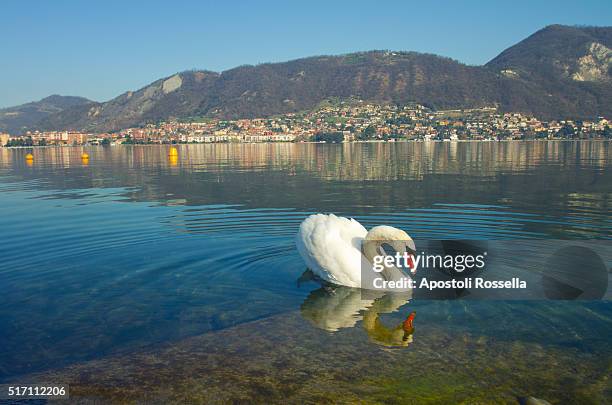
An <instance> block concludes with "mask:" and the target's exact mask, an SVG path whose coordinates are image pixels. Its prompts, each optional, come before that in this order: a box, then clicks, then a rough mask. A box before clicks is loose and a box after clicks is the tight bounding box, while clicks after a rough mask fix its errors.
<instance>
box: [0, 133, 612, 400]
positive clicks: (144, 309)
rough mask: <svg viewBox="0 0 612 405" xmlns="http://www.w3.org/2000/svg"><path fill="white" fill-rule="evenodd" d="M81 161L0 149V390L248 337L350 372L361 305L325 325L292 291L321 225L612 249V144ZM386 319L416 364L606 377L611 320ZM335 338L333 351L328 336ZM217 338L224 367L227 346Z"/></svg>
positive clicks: (608, 313)
mask: <svg viewBox="0 0 612 405" xmlns="http://www.w3.org/2000/svg"><path fill="white" fill-rule="evenodd" d="M85 149H86V150H87V152H88V153H89V155H90V159H89V161H87V162H83V161H82V160H81V159H80V155H81V153H82V151H83V149H82V148H44V149H35V150H34V152H33V153H34V161H33V163H32V164H31V165H29V164H27V163H26V161H25V160H24V156H25V153H27V152H28V151H26V150H14V149H13V150H8V149H5V148H3V149H0V212H1V213H2V215H0V230H1V231H0V233H1V235H2V242H1V243H0V253H1V257H2V258H3V262H2V266H1V267H0V285H1V286H3V288H2V289H3V293H2V294H1V295H0V347H2V351H1V352H0V380H7V381H8V380H11V379H15V378H16V376H19V375H24V374H29V373H33V372H55V370H61V369H62V368H63V367H64V366H68V365H70V364H74V363H77V362H78V363H82V362H86V361H88V360H93V359H99V361H104V359H107V358H113V356H115V355H117V354H121V355H122V356H131V355H133V353H138V352H140V351H142V350H158V349H157V348H161V347H165V345H167V344H171V345H175V344H176V345H177V347H182V346H181V345H182V343H181V342H184V341H185V339H187V338H190V337H195V336H208V334H209V333H212V335H211V336H216V335H215V333H217V332H215V331H218V332H219V333H221V332H222V331H232V330H236V328H237V329H238V330H240V328H241V325H250V326H249V327H248V328H250V329H252V330H254V331H260V330H261V331H262V332H261V333H262V334H264V335H265V333H272V332H274V333H276V335H279V336H281V335H282V336H285V337H286V339H285V343H284V345H285V346H287V345H289V344H288V343H287V342H291V344H293V346H292V347H293V348H294V349H297V350H298V351H304V352H305V353H306V354H305V355H308V356H315V355H314V353H313V350H315V347H321V348H322V349H321V350H322V351H323V352H325V350H328V351H329V350H331V349H329V347H334V344H338V343H337V342H336V343H334V342H335V340H334V339H341V340H342V339H345V340H346V339H358V340H359V344H356V345H355V346H356V348H355V349H354V351H353V352H351V350H350V349H344V350H345V351H346V353H345V355H346V356H349V355H350V354H351V353H352V354H353V355H354V356H360V355H361V354H360V352H359V350H361V351H363V350H366V351H371V350H375V349H374V348H375V347H379V346H380V342H377V341H376V338H372V336H374V335H376V336H379V335H380V334H378V335H377V333H379V332H380V331H379V330H374V329H368V328H366V327H365V326H364V325H366V324H367V319H368V315H367V313H368V311H365V315H364V309H363V308H360V307H359V305H360V304H359V303H357V304H355V305H357V306H356V307H354V308H352V307H350V305H352V304H351V303H352V302H353V301H351V298H350V296H348V295H347V298H346V300H345V301H342V304H343V305H345V306H347V305H348V307H349V309H351V308H352V310H351V311H349V315H351V313H352V312H355V310H358V309H361V315H360V316H358V317H354V316H353V318H354V319H352V320H351V319H350V317H349V320H348V321H347V319H329V314H327V315H326V314H325V311H324V312H323V313H321V312H320V310H321V307H323V310H325V309H326V308H328V307H327V306H326V305H328V304H327V303H326V302H322V301H317V300H316V299H315V302H314V304H313V301H312V300H313V294H314V297H315V298H316V296H317V293H316V292H313V291H315V290H317V289H318V288H319V286H318V285H316V284H313V283H305V284H301V285H299V286H298V283H297V279H298V278H299V277H300V275H301V274H302V272H303V271H304V264H303V263H302V261H301V259H300V258H299V256H298V254H297V252H296V251H295V249H294V244H293V236H294V235H295V233H296V231H297V228H298V226H299V223H300V221H301V220H302V219H303V218H304V217H305V216H306V215H308V214H309V213H313V212H334V213H336V214H339V215H346V216H351V217H354V218H356V219H358V220H359V221H360V222H362V223H363V224H364V225H365V226H366V227H370V226H373V225H378V224H383V223H384V224H388V225H393V226H396V227H399V228H402V229H405V230H406V231H407V232H408V233H410V234H411V235H412V236H413V237H415V238H417V239H428V238H429V239H435V238H447V239H448V238H461V239H517V238H556V239H610V238H611V236H612V217H611V216H610V214H609V212H610V200H611V197H610V196H611V195H612V194H611V193H612V173H611V171H610V169H611V168H612V147H611V146H610V143H607V142H501V143H497V142H482V143H475V142H474V143H410V144H350V145H312V144H303V145H300V144H297V145H294V144H269V145H232V144H218V145H189V146H179V159H177V160H174V161H173V160H169V159H168V157H167V148H166V147H159V146H134V147H130V146H117V147H109V148H102V147H96V148H85ZM337 296H341V294H338V295H337ZM309 300H310V301H309ZM377 302H379V304H377V305H383V306H384V305H387V306H388V308H387V309H398V310H399V312H396V313H395V314H386V313H385V311H383V312H381V319H384V320H385V323H386V324H389V325H390V324H393V322H396V321H397V322H399V321H401V318H402V317H403V316H405V314H404V312H406V311H408V310H412V309H414V308H417V312H418V313H419V315H418V318H417V320H418V323H417V325H420V327H421V331H422V332H420V333H419V332H418V329H417V333H416V334H415V336H414V339H415V343H414V344H415V345H417V344H418V342H419V339H421V340H420V341H421V342H423V341H427V340H428V339H430V340H431V341H435V340H436V339H442V337H441V336H445V335H444V334H449V335H448V336H453V334H457V333H463V334H470V335H477V336H479V338H480V337H483V336H484V337H485V338H488V339H496V341H498V342H501V341H506V342H512V343H513V344H514V343H526V344H527V343H528V344H537V345H542V346H543V347H546V348H550V350H553V351H554V350H557V349H558V350H560V351H561V352H563V350H564V348H571V349H572V350H574V351H573V352H572V355H571V356H570V358H572V359H574V360H576V359H578V358H580V357H579V356H582V355H584V356H592V355H593V353H598V355H599V358H598V359H592V358H590V357H589V361H590V362H592V369H593V370H595V369H598V368H597V367H598V366H602V364H603V366H602V367H604V368H605V367H606V366H605V364H609V361H610V355H611V351H610V346H609V343H608V341H609V336H610V332H612V320H611V319H612V306H611V305H610V304H609V303H607V302H593V303H550V302H547V303H544V302H542V303H529V304H522V303H507V304H500V303H488V302H477V303H463V302H462V303H461V304H460V305H452V304H449V303H448V302H425V301H422V302H419V301H413V302H410V303H408V304H406V303H405V302H399V303H385V302H382V304H380V301H377ZM334 305H335V304H334ZM313 308H314V309H313ZM330 308H331V307H330ZM370 313H371V312H370ZM326 316H327V317H328V318H325V317H326ZM364 316H365V320H364ZM517 317H518V318H520V324H518V326H517V324H516V321H515V318H517ZM322 318H323V319H322ZM274 319H281V320H283V321H280V322H272V321H266V320H274ZM300 319H301V320H302V322H299V321H298V320H300ZM499 319H509V321H508V322H510V323H512V324H513V325H514V327H511V328H508V327H507V326H506V325H505V324H503V322H502V323H500V321H499ZM266 322H267V323H266ZM343 322H344V323H343ZM347 322H348V323H347ZM332 324H333V325H336V326H338V324H340V325H341V326H342V327H340V328H339V332H337V333H331V332H329V331H327V332H325V331H324V330H325V329H326V328H327V329H328V330H329V329H330V328H329V325H332ZM349 324H352V326H356V328H348V327H347V325H349ZM258 325H265V327H264V326H258ZM271 325H275V326H271ZM287 325H293V326H287ZM296 325H297V326H296ZM362 326H364V327H362ZM270 327H272V328H273V329H274V328H276V330H273V331H272V332H270V331H269V328H270ZM428 328H430V329H428ZM331 329H334V328H331ZM350 330H354V331H357V330H360V331H361V332H351V331H350ZM427 331H431V336H429V335H428V334H427V333H428V332H427ZM313 333H314V334H315V335H312V334H313ZM359 333H361V334H359ZM255 334H257V333H255ZM294 335H295V336H294ZM287 336H288V337H287ZM292 336H293V337H294V338H295V340H293V338H291V337H292ZM303 336H311V339H314V341H316V342H317V344H316V345H315V346H312V345H308V344H307V343H306V342H305V341H304V340H303ZM434 336H435V338H436V339H434ZM448 336H447V337H448ZM462 336H463V335H462ZM379 337H380V336H379ZM449 338H450V337H449ZM204 339H209V338H204ZM210 339H212V342H207V343H206V344H207V345H208V348H209V350H212V351H215V352H216V351H219V350H221V351H223V350H229V349H227V347H232V344H233V343H232V341H231V339H230V338H227V337H226V338H225V339H226V340H225V341H223V340H220V341H218V340H215V338H214V337H213V338H210ZM228 339H229V340H228ZM262 339H263V338H262ZM267 339H268V340H269V339H270V338H269V337H267ZM389 339H391V338H389ZM255 341H256V340H255ZM277 343H278V344H279V345H281V346H282V345H283V343H282V342H277ZM226 344H227V347H225V345H226ZM326 347H327V348H328V349H325V348H326ZM410 349H412V348H407V349H406V351H409V350H410ZM427 349H428V350H430V351H431V350H433V349H432V348H431V347H428V348H427ZM159 350H161V349H159ZM185 350H186V353H189V351H190V349H185ZM250 350H251V352H252V353H251V355H252V356H255V358H257V356H258V355H262V354H263V353H265V351H266V350H270V349H269V348H266V346H265V345H259V346H258V345H256V344H255V343H254V344H253V347H252V348H251V349H250ZM279 350H280V349H279ZM457 350H459V348H457ZM417 352H418V351H417V350H413V352H412V353H413V354H412V355H414V353H417ZM200 354H201V353H200ZM406 355H407V356H409V355H410V354H406ZM225 356H226V357H228V358H231V357H232V354H231V353H226V354H225ZM453 356H454V357H453V358H454V359H455V360H453V361H456V362H457V361H461V359H460V358H459V357H460V356H459V354H454V355H453ZM458 356H459V357H458ZM490 356H491V354H489V357H490ZM550 356H552V357H551V358H552V360H550V359H549V361H558V358H556V357H554V356H553V355H552V354H551V355H550ZM315 357H316V356H315ZM366 357H367V356H366ZM489 357H487V356H485V357H483V361H484V362H486V359H487V358H489ZM253 361H255V362H256V361H257V360H253ZM509 361H510V360H509ZM585 361H586V360H585ZM606 362H607V363H606ZM375 363H376V361H375V360H372V365H374V364H375ZM102 364H104V363H102ZM341 365H343V366H346V364H344V363H339V364H338V366H341ZM270 367H271V368H274V366H273V365H272V366H270ZM279 367H280V366H279ZM398 367H399V366H398ZM498 367H502V364H501V363H500V365H499V366H498ZM111 368H112V369H117V368H118V367H117V365H115V364H113V366H112V367H111ZM221 368H222V367H221ZM296 368H298V369H299V367H297V366H296ZM208 372H211V373H212V370H208ZM389 372H393V373H395V372H397V369H394V370H393V371H389ZM149 377H150V376H149ZM130 378H133V376H131V377H130ZM279 378H280V377H279ZM364 384H365V382H364ZM389 389H394V390H397V389H399V388H398V387H396V386H393V387H390V388H389ZM551 389H552V388H551ZM399 391H401V392H403V391H402V389H399ZM572 398H573V397H572ZM379 399H380V398H379Z"/></svg>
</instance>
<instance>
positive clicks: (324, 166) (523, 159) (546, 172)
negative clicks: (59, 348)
mask: <svg viewBox="0 0 612 405" xmlns="http://www.w3.org/2000/svg"><path fill="white" fill-rule="evenodd" d="M88 152H89V154H90V156H91V158H90V161H89V163H88V165H83V163H82V161H81V159H80V154H81V148H45V149H36V150H35V151H34V155H35V160H34V164H33V166H32V167H27V166H26V164H25V161H24V159H23V155H24V154H25V150H9V149H4V148H3V149H0V171H1V172H5V173H7V174H8V175H10V176H14V178H16V179H17V180H18V181H19V180H21V179H25V180H32V181H35V182H34V183H31V187H35V188H36V189H37V190H40V189H48V190H57V189H60V190H72V192H73V193H74V197H75V198H78V197H79V193H78V192H77V191H74V190H83V189H90V188H124V189H127V190H126V191H125V192H124V193H123V194H124V196H123V197H124V199H127V200H129V201H153V202H156V203H161V204H171V205H177V204H178V205H188V206H203V205H206V206H209V207H207V208H206V212H203V211H201V210H202V208H200V207H197V208H193V210H194V211H186V212H185V215H184V216H183V217H182V218H175V219H174V220H173V221H174V222H178V223H181V222H182V223H183V225H181V226H182V227H184V228H185V229H187V230H188V231H194V232H198V231H202V230H204V229H210V228H207V226H209V225H210V226H212V225H211V224H214V222H211V221H209V217H208V213H209V210H210V209H211V207H210V206H216V205H223V206H224V207H227V206H228V205H229V206H231V205H235V207H233V208H232V210H236V211H238V212H239V213H240V212H245V210H249V209H251V210H257V209H268V208H274V209H286V208H289V209H290V211H289V212H279V218H282V217H283V216H284V215H285V214H286V215H287V220H288V221H289V222H290V223H291V224H292V225H294V224H295V222H297V221H299V218H300V217H302V216H303V214H302V212H313V211H319V212H335V213H338V214H345V215H348V216H357V215H359V214H366V213H372V212H379V213H380V212H395V213H396V214H399V215H403V214H402V213H403V212H405V215H406V218H405V224H403V223H401V222H402V221H400V223H399V224H398V223H397V221H398V216H397V215H394V217H393V219H392V220H393V221H396V224H397V225H404V227H405V228H406V226H405V225H407V230H409V231H411V230H413V229H414V227H415V224H416V228H423V230H427V229H434V228H436V227H435V226H429V225H432V224H431V222H429V221H437V219H439V218H441V215H443V216H445V218H444V220H445V221H446V222H448V221H449V220H452V221H454V222H455V223H457V224H458V225H461V224H462V223H467V222H470V223H472V224H473V223H474V222H480V223H481V224H486V225H487V226H493V227H495V226H502V227H504V231H503V232H502V233H503V235H502V236H505V237H508V236H511V235H512V234H513V233H515V232H523V233H525V234H527V235H529V236H540V235H542V234H548V235H551V234H552V235H554V236H559V235H564V236H567V235H568V232H569V233H571V235H572V236H576V237H593V236H595V237H597V235H598V234H599V235H601V234H602V233H603V234H608V233H609V229H608V230H607V231H606V230H605V229H604V228H606V227H605V226H604V225H605V221H606V220H607V211H608V207H609V198H610V197H609V196H610V193H611V192H612V172H611V171H610V170H606V169H607V168H609V167H610V165H611V163H612V148H610V144H609V143H608V142H599V141H592V142H586V141H584V142H554V141H553V142H444V143H441V142H422V143H401V144H383V143H376V144H343V145H314V144H259V145H257V144H255V145H253V144H215V145H188V146H186V145H184V146H180V147H179V158H178V161H170V160H169V159H168V157H167V147H166V146H161V147H159V146H135V147H130V146H117V147H108V148H102V147H97V148H90V149H88ZM5 187H10V186H8V185H7V186H5ZM64 193H66V192H65V191H64ZM457 202H469V203H470V205H469V206H465V205H460V206H455V205H454V204H456V203H457ZM444 204H453V205H452V206H450V205H449V206H445V205H444ZM436 205H437V207H436ZM414 208H427V209H428V210H421V211H412V212H411V211H408V212H406V211H405V210H406V209H414ZM507 208H509V209H507ZM543 208H545V209H543ZM295 210H297V211H300V212H298V213H296V212H295ZM515 212H517V214H516V215H515V214H514V213H515ZM518 213H520V214H518ZM237 215H240V214H237ZM245 215H246V218H241V221H242V222H243V223H244V220H248V219H249V218H255V219H254V220H255V221H256V220H257V217H258V215H257V213H254V212H251V213H245ZM529 215H534V217H531V218H530V217H529ZM294 216H295V218H294ZM578 217H580V218H578ZM493 218H494V219H496V221H488V220H489V219H493ZM585 218H588V220H586V221H585ZM377 220H378V221H379V222H378V223H383V222H384V221H386V220H387V221H388V219H387V218H384V217H382V218H379V219H377ZM365 221H366V224H368V222H367V220H365ZM378 223H377V224H378ZM428 224H429V225H428ZM449 231H451V232H452V230H449V229H446V230H444V232H445V233H448V232H449ZM430 236H433V235H430ZM471 236H472V237H474V236H478V235H471Z"/></svg>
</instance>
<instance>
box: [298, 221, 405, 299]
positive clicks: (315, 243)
mask: <svg viewBox="0 0 612 405" xmlns="http://www.w3.org/2000/svg"><path fill="white" fill-rule="evenodd" d="M383 245H389V246H391V247H392V248H393V249H394V250H395V251H397V252H398V253H400V254H403V253H404V252H409V253H414V252H415V250H416V248H415V245H414V241H413V240H412V238H411V237H410V236H409V235H408V234H407V233H406V232H404V231H402V230H401V229H397V228H393V227H391V226H386V225H380V226H375V227H374V228H372V229H370V231H369V232H368V231H367V230H366V228H364V227H363V226H362V225H361V224H360V223H359V222H357V221H356V220H355V219H353V218H351V219H349V218H344V217H338V216H336V215H334V214H329V215H325V214H314V215H310V216H309V217H308V218H306V219H305V220H304V221H302V223H301V224H300V229H299V231H298V234H297V237H296V246H297V249H298V252H299V253H300V256H302V258H303V259H304V261H305V262H306V265H307V266H308V268H309V269H310V270H311V271H312V272H313V273H314V275H315V276H317V277H318V278H319V279H321V280H322V281H323V282H326V283H331V284H335V285H343V286H347V287H357V288H365V289H380V288H376V287H375V286H374V282H373V280H374V279H376V278H378V279H379V278H381V276H382V278H383V279H384V280H388V281H393V280H400V278H404V279H405V278H409V277H407V276H406V274H405V273H404V272H403V271H401V270H400V269H398V268H396V267H385V268H384V269H383V271H382V272H380V273H377V272H375V271H374V270H373V260H374V259H373V257H374V256H377V255H381V254H384V253H383V252H384V250H383ZM362 269H364V270H366V269H369V270H368V271H363V272H362ZM362 274H363V276H364V277H365V278H366V279H363V280H362ZM382 290H386V288H382ZM401 290H402V289H394V291H401ZM403 290H406V289H403Z"/></svg>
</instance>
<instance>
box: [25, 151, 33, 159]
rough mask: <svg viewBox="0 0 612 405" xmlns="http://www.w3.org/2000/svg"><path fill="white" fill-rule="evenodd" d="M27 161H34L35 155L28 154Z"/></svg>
mask: <svg viewBox="0 0 612 405" xmlns="http://www.w3.org/2000/svg"><path fill="white" fill-rule="evenodd" d="M25 158H26V160H34V155H32V154H31V153H28V154H27V155H25Z"/></svg>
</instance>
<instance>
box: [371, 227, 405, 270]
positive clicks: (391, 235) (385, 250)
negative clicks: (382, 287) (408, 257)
mask: <svg viewBox="0 0 612 405" xmlns="http://www.w3.org/2000/svg"><path fill="white" fill-rule="evenodd" d="M389 248H392V249H389ZM393 250H394V251H395V252H397V253H399V254H400V255H403V254H404V253H406V252H407V253H409V254H414V253H416V246H415V244H414V241H413V240H412V238H411V237H410V235H408V234H407V233H406V232H404V231H402V230H401V229H397V228H394V227H392V226H387V225H379V226H375V227H374V228H372V229H370V231H369V232H368V233H367V235H366V236H365V240H364V242H363V244H362V253H363V255H364V256H365V257H366V258H367V259H368V260H369V261H370V262H371V263H372V262H373V261H374V257H376V256H387V255H391V256H393V255H394V254H395V253H394V252H393ZM391 270H393V269H391ZM387 277H388V275H387ZM387 277H386V279H388V278H387Z"/></svg>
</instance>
